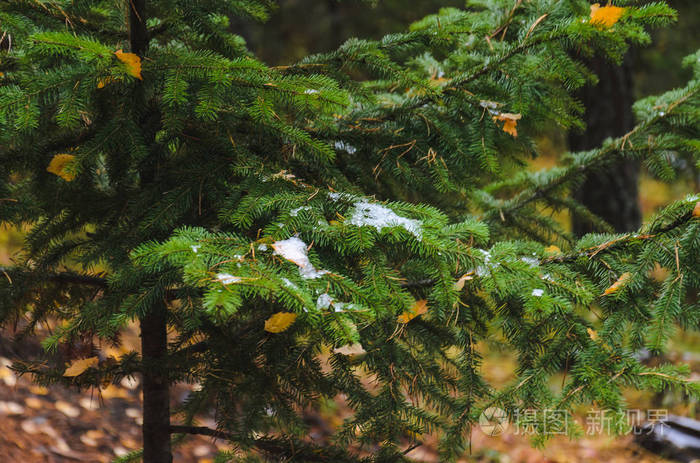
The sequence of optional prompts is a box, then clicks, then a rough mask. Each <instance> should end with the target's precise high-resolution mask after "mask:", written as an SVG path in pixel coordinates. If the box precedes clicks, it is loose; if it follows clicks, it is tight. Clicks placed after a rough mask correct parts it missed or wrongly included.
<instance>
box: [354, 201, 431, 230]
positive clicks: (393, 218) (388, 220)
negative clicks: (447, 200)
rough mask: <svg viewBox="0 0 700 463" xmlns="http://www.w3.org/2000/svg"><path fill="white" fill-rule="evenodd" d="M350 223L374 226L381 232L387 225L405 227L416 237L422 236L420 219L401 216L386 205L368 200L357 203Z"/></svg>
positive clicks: (360, 225)
mask: <svg viewBox="0 0 700 463" xmlns="http://www.w3.org/2000/svg"><path fill="white" fill-rule="evenodd" d="M348 223H350V224H352V225H356V226H358V227H362V226H365V225H367V226H370V227H374V228H376V229H377V231H379V232H381V231H382V229H383V228H385V227H403V228H405V229H406V230H407V231H408V232H410V233H411V234H413V235H414V236H415V237H416V238H418V239H421V237H422V231H421V222H420V220H414V219H407V218H406V217H401V216H400V215H397V214H396V212H394V211H392V210H391V209H389V208H388V207H386V206H382V205H381V204H377V203H370V202H368V201H366V200H363V201H360V202H358V203H355V210H354V211H353V214H352V217H350V220H349V221H348Z"/></svg>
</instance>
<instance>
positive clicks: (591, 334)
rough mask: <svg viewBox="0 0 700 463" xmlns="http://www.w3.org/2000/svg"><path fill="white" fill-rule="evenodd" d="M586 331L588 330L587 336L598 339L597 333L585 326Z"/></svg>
mask: <svg viewBox="0 0 700 463" xmlns="http://www.w3.org/2000/svg"><path fill="white" fill-rule="evenodd" d="M586 331H588V336H589V337H590V338H591V339H592V340H593V341H596V340H598V333H596V332H595V330H593V329H592V328H586Z"/></svg>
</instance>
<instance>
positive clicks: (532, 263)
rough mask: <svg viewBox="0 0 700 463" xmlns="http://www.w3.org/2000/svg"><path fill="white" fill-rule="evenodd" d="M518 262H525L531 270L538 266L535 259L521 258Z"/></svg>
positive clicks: (538, 263)
mask: <svg viewBox="0 0 700 463" xmlns="http://www.w3.org/2000/svg"><path fill="white" fill-rule="evenodd" d="M520 260H522V261H523V262H525V263H526V264H527V265H529V266H530V267H531V268H532V267H537V266H538V265H540V260H539V259H538V258H537V257H521V258H520Z"/></svg>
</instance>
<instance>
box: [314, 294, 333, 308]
mask: <svg viewBox="0 0 700 463" xmlns="http://www.w3.org/2000/svg"><path fill="white" fill-rule="evenodd" d="M331 302H332V299H331V296H330V295H329V294H328V293H323V294H321V295H320V296H318V299H317V300H316V307H317V308H319V309H327V308H328V307H330V306H331Z"/></svg>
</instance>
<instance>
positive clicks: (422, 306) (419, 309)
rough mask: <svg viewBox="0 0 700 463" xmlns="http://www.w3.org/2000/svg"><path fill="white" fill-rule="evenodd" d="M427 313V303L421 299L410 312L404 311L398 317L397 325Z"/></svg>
mask: <svg viewBox="0 0 700 463" xmlns="http://www.w3.org/2000/svg"><path fill="white" fill-rule="evenodd" d="M427 311H428V301H426V300H425V299H421V300H419V301H416V302H415V303H414V304H413V307H411V309H410V310H407V311H405V312H404V313H402V314H401V315H399V316H398V318H397V320H398V322H399V323H408V322H410V321H411V320H413V319H414V318H416V317H417V316H419V315H423V314H424V313H426V312H427Z"/></svg>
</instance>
